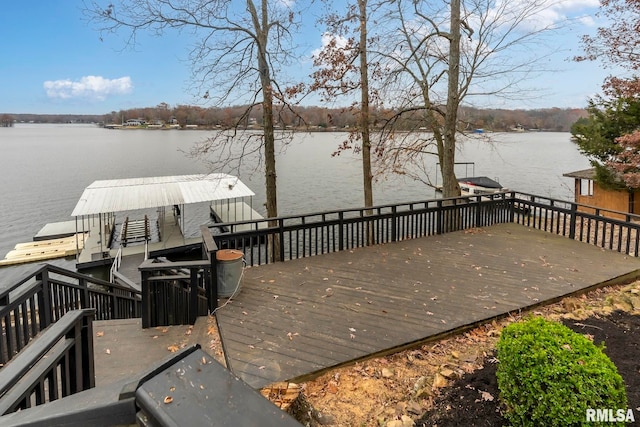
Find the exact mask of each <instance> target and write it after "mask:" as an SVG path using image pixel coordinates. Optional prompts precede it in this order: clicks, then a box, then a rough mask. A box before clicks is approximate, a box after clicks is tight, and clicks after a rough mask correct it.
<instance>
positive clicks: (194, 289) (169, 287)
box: [138, 260, 217, 328]
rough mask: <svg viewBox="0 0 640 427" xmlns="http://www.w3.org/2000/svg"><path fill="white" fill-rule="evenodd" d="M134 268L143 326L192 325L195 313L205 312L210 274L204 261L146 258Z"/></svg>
mask: <svg viewBox="0 0 640 427" xmlns="http://www.w3.org/2000/svg"><path fill="white" fill-rule="evenodd" d="M138 269H139V270H140V273H141V275H142V283H141V287H142V312H141V316H142V327H143V328H150V327H155V326H167V325H184V324H191V325H193V324H194V323H195V321H196V318H197V317H198V316H205V315H207V314H208V313H209V311H210V310H209V305H210V304H211V302H212V301H213V298H212V294H211V289H212V275H213V274H212V268H211V263H210V262H209V261H208V260H199V261H180V262H170V261H167V262H153V261H151V260H146V261H144V262H143V263H142V264H141V265H140V267H138ZM216 299H217V298H216Z"/></svg>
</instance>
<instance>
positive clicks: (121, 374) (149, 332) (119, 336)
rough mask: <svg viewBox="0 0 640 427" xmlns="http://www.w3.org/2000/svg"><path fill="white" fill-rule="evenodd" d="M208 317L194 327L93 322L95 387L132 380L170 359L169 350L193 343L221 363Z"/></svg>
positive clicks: (110, 321) (139, 322)
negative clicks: (149, 326)
mask: <svg viewBox="0 0 640 427" xmlns="http://www.w3.org/2000/svg"><path fill="white" fill-rule="evenodd" d="M209 328H210V325H209V323H208V318H207V317H199V318H198V320H197V321H196V324H195V325H193V326H190V325H185V326H159V327H157V328H149V329H142V323H141V319H124V320H101V321H94V322H93V334H94V338H93V348H94V353H95V357H94V360H95V369H96V386H102V385H108V384H113V383H116V382H119V381H122V380H125V379H127V378H134V377H135V376H136V374H140V373H142V372H145V371H146V370H148V369H149V368H150V367H151V366H153V365H154V364H156V363H158V362H160V361H162V360H164V359H166V358H168V357H170V356H171V352H172V351H176V350H177V349H178V348H183V347H186V346H189V345H193V344H196V343H197V344H200V346H201V347H202V350H204V351H206V352H208V353H209V354H210V355H211V356H213V357H214V358H216V359H218V360H219V361H222V359H221V354H218V351H220V348H219V343H217V347H216V346H212V344H211V341H212V340H214V339H216V338H217V335H211V334H209Z"/></svg>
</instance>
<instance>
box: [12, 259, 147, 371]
mask: <svg viewBox="0 0 640 427" xmlns="http://www.w3.org/2000/svg"><path fill="white" fill-rule="evenodd" d="M141 306H142V302H141V294H140V292H138V291H136V290H133V289H130V288H128V287H125V286H121V285H117V284H113V283H109V282H107V281H105V280H100V279H96V278H94V277H91V276H87V275H84V274H80V273H76V272H72V271H69V270H65V269H63V268H61V267H57V266H53V265H49V264H45V265H43V266H42V267H40V268H39V269H37V270H35V271H34V272H33V273H31V274H29V275H27V276H25V277H24V278H23V279H21V280H20V281H18V282H17V283H16V284H15V285H13V286H10V287H9V288H7V289H5V290H3V291H2V292H0V328H2V330H3V332H4V333H3V334H2V335H0V364H4V363H6V362H8V361H9V360H11V359H12V358H13V357H15V355H16V354H18V353H19V352H20V351H21V350H22V349H23V348H24V347H25V346H26V345H27V344H28V343H29V342H30V341H31V340H32V339H33V337H35V336H36V335H37V334H38V333H39V332H40V331H42V330H43V329H45V328H46V327H47V326H49V325H50V324H52V323H54V322H56V321H58V320H59V319H60V318H62V316H64V314H65V313H67V312H68V311H71V310H75V309H84V308H95V309H96V319H99V320H107V319H121V318H131V317H139V316H140V311H141Z"/></svg>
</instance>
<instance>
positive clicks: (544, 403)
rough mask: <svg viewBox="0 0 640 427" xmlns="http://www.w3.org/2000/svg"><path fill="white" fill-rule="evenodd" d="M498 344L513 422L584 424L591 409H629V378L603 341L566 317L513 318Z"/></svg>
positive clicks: (507, 415)
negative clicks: (568, 322)
mask: <svg viewBox="0 0 640 427" xmlns="http://www.w3.org/2000/svg"><path fill="white" fill-rule="evenodd" d="M497 349H498V360H499V364H498V368H497V374H496V375H497V378H498V388H499V390H500V400H501V402H502V403H503V404H504V405H505V407H506V411H505V414H504V417H505V419H506V420H507V421H509V422H510V423H511V424H512V425H513V426H582V425H589V423H587V422H586V421H587V418H586V413H587V412H586V411H587V409H613V411H614V414H615V411H616V410H617V409H624V410H625V411H626V410H627V395H626V392H625V386H624V382H623V381H622V377H621V376H620V374H618V370H617V369H616V367H615V365H614V364H613V362H611V359H609V358H608V357H607V355H606V354H604V353H603V351H602V347H597V346H595V345H594V344H593V343H592V342H591V341H590V340H589V339H587V338H586V337H585V336H583V335H580V334H578V333H575V332H573V331H572V330H571V329H569V328H567V327H566V326H564V325H562V324H560V323H557V322H551V321H547V320H545V319H543V318H541V317H535V318H531V319H529V320H527V321H524V322H518V323H513V324H511V325H509V326H508V327H506V328H505V329H504V330H503V331H502V334H501V335H500V340H499V341H498V344H497ZM591 425H608V426H612V425H624V423H619V424H615V423H611V422H606V423H602V424H598V423H592V424H591Z"/></svg>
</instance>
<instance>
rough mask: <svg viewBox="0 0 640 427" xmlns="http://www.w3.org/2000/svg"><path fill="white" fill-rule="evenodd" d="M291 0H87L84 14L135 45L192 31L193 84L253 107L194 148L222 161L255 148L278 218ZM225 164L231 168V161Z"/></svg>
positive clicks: (205, 95)
mask: <svg viewBox="0 0 640 427" xmlns="http://www.w3.org/2000/svg"><path fill="white" fill-rule="evenodd" d="M293 4H294V3H293V2H287V1H278V0H269V1H268V0H245V1H243V2H233V1H230V0H119V1H113V0H108V1H105V2H98V1H92V2H91V3H88V4H87V3H86V4H85V12H86V14H87V15H88V16H89V18H90V20H91V21H92V22H93V23H94V24H96V25H97V26H98V29H99V30H100V32H101V33H102V34H106V33H114V32H125V34H126V37H127V38H126V44H128V45H135V44H136V41H137V36H138V34H139V33H140V32H142V31H146V32H149V33H151V34H154V35H163V34H165V33H166V32H168V31H177V32H184V33H189V34H190V35H191V37H192V40H194V41H195V42H194V43H195V45H194V46H193V47H192V48H191V50H190V60H191V63H192V66H193V67H192V70H193V85H194V88H195V89H196V90H197V92H198V94H199V95H200V96H201V97H202V99H205V100H208V102H213V103H215V104H218V105H220V104H226V103H230V101H232V102H233V103H236V104H243V105H248V107H246V108H245V109H244V111H242V113H241V114H239V115H238V116H236V117H234V118H232V119H231V121H230V123H229V124H228V125H229V126H230V127H232V128H233V130H232V131H231V132H218V133H216V134H215V135H214V136H213V137H212V138H210V139H209V140H207V141H206V142H203V143H202V144H200V145H199V146H197V147H196V148H195V149H194V152H193V154H195V155H204V154H207V153H209V154H211V153H214V154H213V157H214V158H215V159H216V161H218V163H217V164H218V165H219V164H220V162H228V161H232V160H235V161H236V166H234V167H236V168H239V167H240V164H241V163H242V161H243V159H244V156H245V155H248V154H250V153H258V154H259V158H260V160H263V161H264V169H265V186H266V210H267V215H268V217H276V216H277V215H278V205H277V187H276V159H275V150H276V148H275V146H276V132H275V122H276V120H277V111H279V110H285V109H287V108H288V101H287V100H288V95H289V93H287V90H286V89H285V88H283V87H281V86H280V84H279V82H281V80H279V77H280V76H279V75H278V73H279V71H280V68H279V67H281V66H283V65H284V64H286V63H287V62H288V61H289V60H290V59H291V52H293V47H294V45H293V37H292V31H293V30H294V29H296V28H297V25H298V23H297V22H298V21H297V20H298V18H299V15H297V14H296V12H295V11H294V10H293V9H292V7H293V6H292V5H293ZM256 108H259V109H260V110H261V112H262V123H260V126H259V128H260V129H261V130H262V131H261V132H260V131H255V130H254V131H252V132H246V131H245V128H246V127H247V124H248V122H249V118H250V115H251V112H252V111H253V110H254V109H256ZM226 167H227V168H228V167H229V166H228V165H226Z"/></svg>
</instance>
